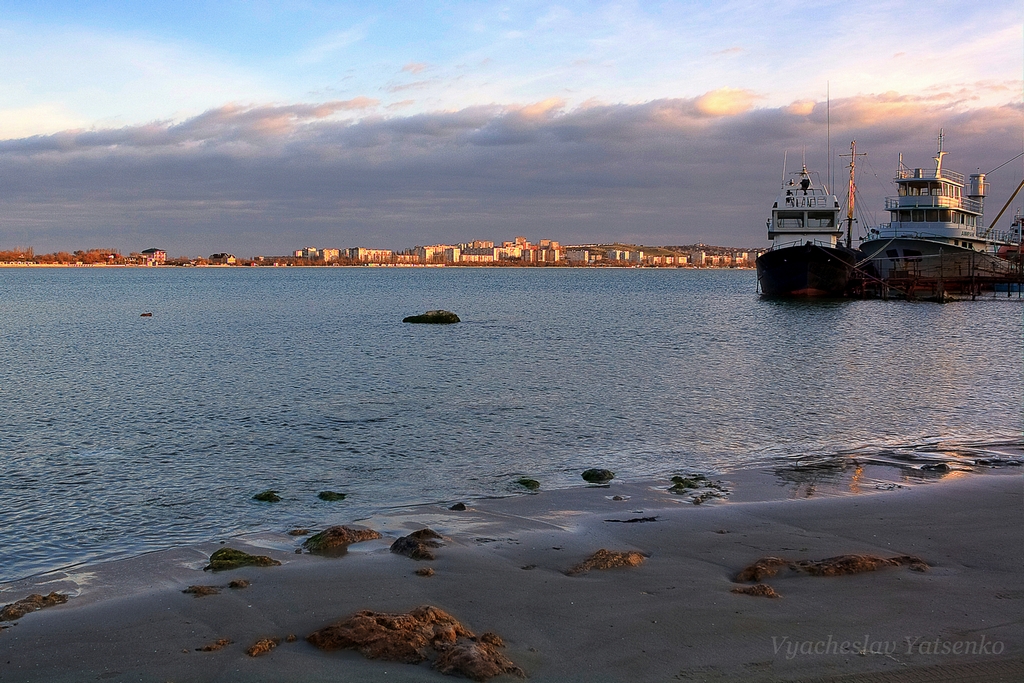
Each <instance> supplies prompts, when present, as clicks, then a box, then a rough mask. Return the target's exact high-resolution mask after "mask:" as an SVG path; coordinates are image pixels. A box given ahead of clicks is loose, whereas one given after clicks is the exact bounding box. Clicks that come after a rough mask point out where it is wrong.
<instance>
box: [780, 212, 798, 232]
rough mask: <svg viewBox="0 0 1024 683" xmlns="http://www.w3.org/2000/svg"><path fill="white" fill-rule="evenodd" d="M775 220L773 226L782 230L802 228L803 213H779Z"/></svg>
mask: <svg viewBox="0 0 1024 683" xmlns="http://www.w3.org/2000/svg"><path fill="white" fill-rule="evenodd" d="M775 218H776V220H775V225H776V226H778V227H779V228H780V229H782V230H785V229H786V228H802V227H804V212H803V211H779V212H778V214H776V217H775Z"/></svg>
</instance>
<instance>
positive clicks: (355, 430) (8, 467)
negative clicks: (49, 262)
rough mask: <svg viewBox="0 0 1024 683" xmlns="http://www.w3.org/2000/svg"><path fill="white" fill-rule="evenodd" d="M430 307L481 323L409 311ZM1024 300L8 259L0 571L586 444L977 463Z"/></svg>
mask: <svg viewBox="0 0 1024 683" xmlns="http://www.w3.org/2000/svg"><path fill="white" fill-rule="evenodd" d="M1004 296H1005V295H1004ZM433 308H447V309H450V310H454V311H456V312H457V313H458V314H459V315H460V316H461V317H462V319H463V321H464V322H463V323H461V324H459V325H451V326H429V325H426V326H425V325H403V324H402V323H401V319H402V318H403V317H404V316H406V315H410V314H414V313H419V312H422V311H424V310H427V309H433ZM1022 310H1024V306H1022V305H1021V303H1020V302H1019V301H1017V300H1016V299H1014V300H1011V301H1006V300H1005V299H1002V300H997V301H984V302H974V303H968V302H965V303H958V304H947V305H934V304H922V303H916V304H915V303H902V302H893V301H889V302H883V301H847V302H812V303H793V302H772V301H766V300H761V299H759V298H758V297H757V296H756V294H755V276H754V274H753V273H752V272H750V271H746V272H737V271H690V270H661V271H657V270H594V269H587V270H563V269H479V268H474V269H451V268H450V269H430V270H421V269H410V270H400V269H370V268H365V269H348V268H331V269H284V268H282V269H270V268H261V269H128V270H113V269H78V270H76V269H0V344H2V347H0V349H2V361H3V362H2V363H0V406H2V419H0V483H2V485H3V504H2V507H0V528H2V529H3V537H4V542H3V543H2V544H0V581H5V580H10V579H14V578H18V577H24V576H27V575H30V574H33V573H36V572H40V571H45V570H49V569H54V568H57V567H62V566H67V565H69V564H73V563H80V562H84V561H90V560H96V559H100V558H110V557H123V556H126V555H133V554H137V553H141V552H145V551H149V550H154V549H157V548H163V547H168V546H172V545H179V544H183V543H188V542H194V541H200V540H207V539H210V538H219V537H224V536H226V535H230V534H234V533H240V532H248V531H256V530H261V529H284V528H289V526H291V525H322V524H326V523H342V522H351V521H352V520H354V519H357V518H358V517H361V516H365V515H367V514H370V513H373V512H375V511H379V510H381V509H382V508H387V507H391V506H397V505H407V504H413V503H422V502H434V501H455V500H465V499H469V498H472V497H479V496H490V495H508V494H511V493H513V492H515V488H516V487H515V485H514V484H513V482H514V480H515V479H516V478H518V477H519V476H523V475H527V476H530V477H532V478H535V479H538V480H540V481H541V482H542V483H543V485H544V487H545V488H557V487H567V486H575V485H578V484H581V483H582V482H581V480H580V479H579V472H580V471H581V470H583V469H585V468H587V467H607V468H609V469H611V470H614V471H615V472H616V473H617V476H618V477H619V478H621V479H627V480H628V479H644V478H650V477H661V476H666V475H669V474H673V473H677V472H690V471H704V472H723V471H728V470H730V469H734V468H741V467H750V466H764V465H773V464H778V463H793V462H801V463H822V462H830V461H835V460H837V459H838V460H842V459H844V458H846V459H848V458H851V457H858V458H867V459H875V460H877V461H884V460H886V459H888V460H891V461H893V462H905V463H910V466H915V465H914V463H915V462H917V461H919V460H922V461H923V460H928V459H947V460H952V461H969V459H970V457H976V456H977V454H978V453H985V452H987V450H988V449H990V448H994V447H995V448H997V447H1001V446H1005V445H1007V444H1009V445H1011V446H1018V447H1019V446H1020V445H1021V444H1022V442H1024V438H1022V422H1024V419H1022V414H1021V406H1022V404H1024V398H1022V394H1024V389H1022V387H1024V375H1022V369H1021V365H1022V363H1021V359H1022V358H1024V341H1022V340H1024V335H1022ZM144 311H147V312H152V313H153V317H151V318H142V317H140V316H139V314H140V313H142V312H144ZM266 488H274V489H277V490H278V491H279V492H280V494H281V495H282V496H283V497H284V499H285V500H284V501H283V502H281V503H278V504H276V505H268V504H262V503H257V502H255V501H252V500H251V496H252V494H253V493H255V492H258V491H261V490H263V489H266ZM324 489H330V490H336V491H342V492H346V493H348V494H349V498H348V499H347V500H345V501H343V502H339V503H325V502H322V501H320V500H318V499H317V498H316V493H317V492H318V491H321V490H324Z"/></svg>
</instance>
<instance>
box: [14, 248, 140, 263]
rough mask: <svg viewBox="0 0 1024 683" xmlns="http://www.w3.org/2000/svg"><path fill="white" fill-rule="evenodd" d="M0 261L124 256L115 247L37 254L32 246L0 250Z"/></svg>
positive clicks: (115, 258)
mask: <svg viewBox="0 0 1024 683" xmlns="http://www.w3.org/2000/svg"><path fill="white" fill-rule="evenodd" d="M0 262H3V263H42V264H57V263H66V264H72V263H82V264H94V263H124V262H125V260H124V257H123V256H121V254H119V253H117V251H116V250H114V249H89V250H86V251H83V250H81V249H79V250H78V251H73V252H66V251H55V252H53V253H52V254H36V253H35V252H34V251H33V249H32V247H29V248H28V249H20V248H15V249H11V250H8V251H0Z"/></svg>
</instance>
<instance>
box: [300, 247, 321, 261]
mask: <svg viewBox="0 0 1024 683" xmlns="http://www.w3.org/2000/svg"><path fill="white" fill-rule="evenodd" d="M294 256H295V258H305V259H313V260H316V259H319V258H320V250H319V249H317V248H316V247H303V248H302V249H296V250H295V253H294Z"/></svg>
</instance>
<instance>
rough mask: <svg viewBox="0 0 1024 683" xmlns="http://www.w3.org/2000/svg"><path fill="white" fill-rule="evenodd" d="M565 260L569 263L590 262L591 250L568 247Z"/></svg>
mask: <svg viewBox="0 0 1024 683" xmlns="http://www.w3.org/2000/svg"><path fill="white" fill-rule="evenodd" d="M565 260H566V261H568V262H569V263H590V250H589V249H566V250H565Z"/></svg>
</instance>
